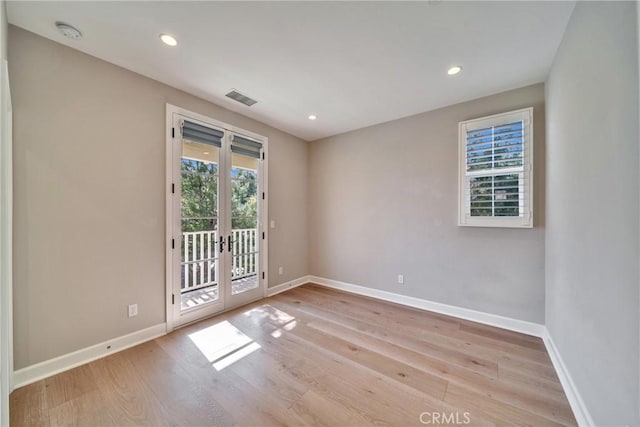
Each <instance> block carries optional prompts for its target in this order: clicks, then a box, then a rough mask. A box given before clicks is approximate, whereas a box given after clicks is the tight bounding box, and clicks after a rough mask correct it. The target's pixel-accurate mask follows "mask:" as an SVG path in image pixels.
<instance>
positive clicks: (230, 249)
mask: <svg viewBox="0 0 640 427" xmlns="http://www.w3.org/2000/svg"><path fill="white" fill-rule="evenodd" d="M227 242H228V243H229V248H228V249H229V252H232V251H233V248H232V247H231V245H232V244H233V240H232V239H231V235H229V238H228V239H227Z"/></svg>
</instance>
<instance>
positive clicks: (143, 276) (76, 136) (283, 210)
mask: <svg viewBox="0 0 640 427" xmlns="http://www.w3.org/2000/svg"><path fill="white" fill-rule="evenodd" d="M9 57H10V71H11V75H12V81H11V87H12V92H13V106H14V117H15V129H14V136H15V140H14V141H15V142H14V180H15V181H14V194H15V206H14V218H15V225H14V274H15V295H14V307H15V311H14V321H15V362H16V364H15V365H16V369H20V368H23V367H25V366H29V365H31V364H34V363H37V362H40V361H43V360H46V359H50V358H52V357H55V356H59V355H62V354H65V353H69V352H71V351H74V350H78V349H80V348H84V347H87V346H90V345H93V344H96V343H99V342H102V341H104V340H107V339H111V338H114V337H117V336H121V335H124V334H127V333H130V332H133V331H136V330H140V329H143V328H146V327H149V326H152V325H155V324H158V323H162V322H164V321H165V311H164V310H165V305H164V304H165V303H164V289H165V288H164V287H165V284H164V250H165V249H164V248H165V234H164V224H165V191H164V182H165V181H164V180H165V158H164V157H165V154H164V153H165V136H164V121H165V103H167V102H168V103H171V104H174V105H177V106H180V107H183V108H186V109H188V110H192V111H195V112H197V113H200V114H204V115H207V116H210V117H213V118H215V119H217V120H220V121H224V122H227V123H230V124H232V125H235V126H238V127H241V128H244V129H247V130H249V131H252V132H256V133H259V134H262V135H265V136H267V137H268V138H269V156H270V158H269V216H270V218H271V219H274V220H276V222H277V228H276V229H274V230H269V232H270V241H269V257H270V258H269V271H270V277H269V281H270V284H271V285H272V286H274V285H277V284H280V283H283V282H286V281H289V280H292V279H295V278H298V277H301V276H304V275H306V274H308V269H307V246H308V244H307V233H308V228H307V222H306V221H307V162H308V143H306V142H304V141H301V140H300V139H298V138H295V137H293V136H291V135H288V134H286V133H284V132H281V131H278V130H276V129H273V128H271V127H269V126H267V125H264V124H262V123H259V122H256V121H254V120H251V119H248V118H246V117H243V116H241V115H239V114H236V113H233V112H230V111H228V110H225V109H223V108H221V107H218V106H216V105H213V104H211V103H209V102H205V101H203V100H201V99H198V98H195V97H193V96H191V95H188V94H186V93H184V92H181V91H178V90H176V89H173V88H171V87H168V86H166V85H163V84H161V83H158V82H156V81H153V80H150V79H147V78H145V77H142V76H140V75H138V74H135V73H132V72H129V71H126V70H124V69H122V68H119V67H117V66H114V65H111V64H109V63H106V62H104V61H101V60H99V59H96V58H94V57H91V56H88V55H85V54H83V53H80V52H78V51H75V50H73V49H70V48H67V47H64V46H62V45H59V44H56V43H54V42H52V41H49V40H46V39H44V38H41V37H39V36H36V35H34V34H32V33H29V32H26V31H24V30H22V29H19V28H16V27H11V28H10V34H9ZM279 266H283V267H284V272H285V274H284V275H278V271H277V270H278V267H279ZM134 302H135V303H138V304H139V315H138V316H137V317H134V318H131V319H129V318H127V315H126V312H127V311H126V307H127V305H128V304H131V303H134Z"/></svg>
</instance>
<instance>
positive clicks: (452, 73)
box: [447, 65, 462, 76]
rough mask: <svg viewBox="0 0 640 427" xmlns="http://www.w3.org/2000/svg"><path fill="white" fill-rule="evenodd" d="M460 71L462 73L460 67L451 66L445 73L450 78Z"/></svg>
mask: <svg viewBox="0 0 640 427" xmlns="http://www.w3.org/2000/svg"><path fill="white" fill-rule="evenodd" d="M460 71H462V67H461V66H459V65H456V66H453V67H451V68H449V70H448V71H447V74H449V75H450V76H454V75H456V74H458V73H459V72H460Z"/></svg>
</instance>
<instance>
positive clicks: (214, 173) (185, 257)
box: [180, 139, 220, 311]
mask: <svg viewBox="0 0 640 427" xmlns="http://www.w3.org/2000/svg"><path fill="white" fill-rule="evenodd" d="M219 159H220V149H219V148H218V147H216V146H213V145H209V144H205V143H201V142H194V141H190V140H188V139H183V140H182V157H181V165H180V166H181V207H180V210H181V227H182V238H181V242H180V251H181V263H180V278H181V279H180V280H181V283H180V310H181V311H184V310H190V309H192V308H194V307H198V306H201V305H203V304H208V303H212V302H216V301H219V299H220V253H219V247H218V246H219V245H218V242H219V236H220V233H219V227H218V225H219V217H218V215H219V209H218V204H219V197H218V193H219V192H218V189H219V178H220V170H219V165H220V161H219Z"/></svg>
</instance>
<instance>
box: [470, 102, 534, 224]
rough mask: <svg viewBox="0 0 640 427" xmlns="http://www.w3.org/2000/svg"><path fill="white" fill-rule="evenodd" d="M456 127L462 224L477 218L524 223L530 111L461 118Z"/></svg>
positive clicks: (528, 201) (528, 203)
mask: <svg viewBox="0 0 640 427" xmlns="http://www.w3.org/2000/svg"><path fill="white" fill-rule="evenodd" d="M460 131H461V135H460V137H461V144H463V147H461V149H462V150H461V151H462V152H461V155H462V156H463V160H462V161H463V164H462V166H463V168H464V175H463V177H461V178H462V179H463V180H464V188H462V189H461V191H462V195H463V200H461V202H462V203H463V204H464V206H463V207H464V212H463V218H461V223H463V224H462V225H473V224H469V222H471V223H473V222H474V221H475V220H478V221H481V220H482V218H488V219H489V220H491V219H498V220H500V219H503V220H510V219H513V220H518V219H520V220H522V221H521V222H522V223H527V224H530V221H529V218H530V216H531V209H532V207H531V198H530V194H531V182H530V165H531V163H532V159H531V154H530V153H531V149H530V148H531V147H530V145H531V109H527V110H521V111H517V112H513V113H507V114H502V115H499V116H492V117H488V118H485V119H477V120H471V121H468V122H463V123H461V127H460ZM477 225H495V226H500V224H499V223H496V222H494V223H491V224H489V223H488V222H486V221H485V224H481V223H477ZM502 225H504V224H502ZM513 226H517V225H513ZM521 226H524V225H521ZM527 226H530V225H527Z"/></svg>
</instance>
